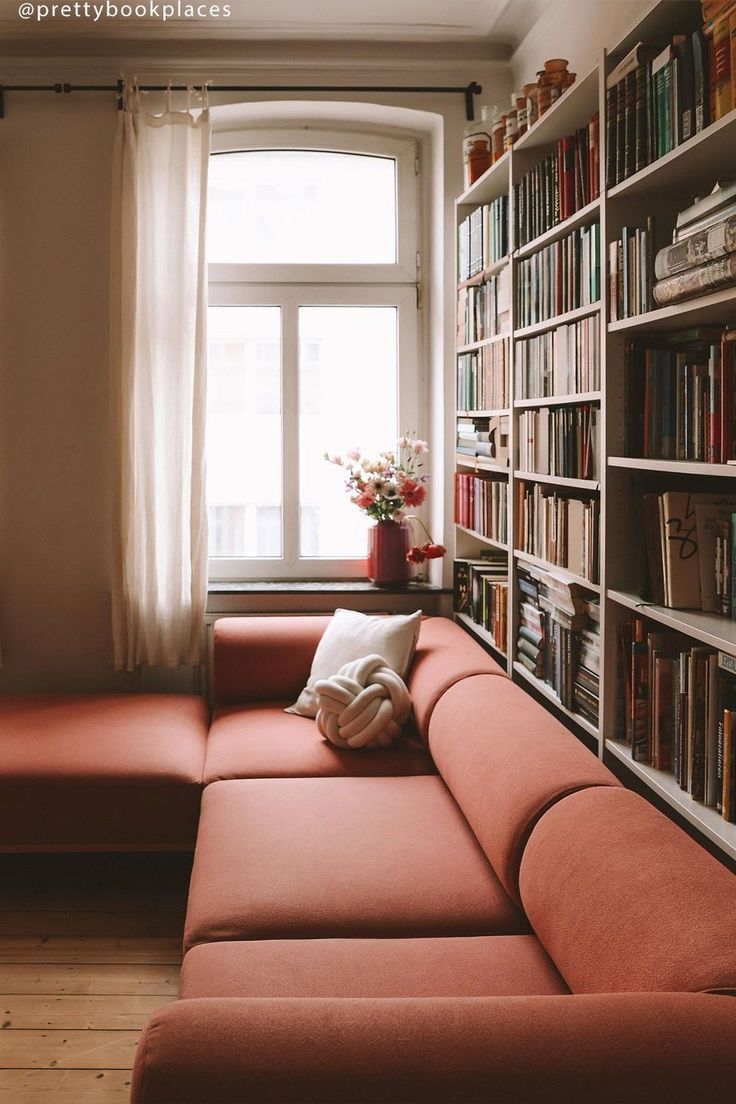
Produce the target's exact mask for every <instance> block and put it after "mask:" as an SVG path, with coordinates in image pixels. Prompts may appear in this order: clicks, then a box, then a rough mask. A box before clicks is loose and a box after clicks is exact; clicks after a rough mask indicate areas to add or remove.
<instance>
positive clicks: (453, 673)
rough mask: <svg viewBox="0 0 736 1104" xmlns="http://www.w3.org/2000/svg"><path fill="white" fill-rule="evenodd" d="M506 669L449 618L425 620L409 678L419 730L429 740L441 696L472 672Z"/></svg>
mask: <svg viewBox="0 0 736 1104" xmlns="http://www.w3.org/2000/svg"><path fill="white" fill-rule="evenodd" d="M477 674H488V675H501V676H502V677H505V672H504V671H503V669H502V668H501V667H499V665H498V664H497V663H496V661H495V660H494V659H491V657H490V656H489V654H488V652H486V651H485V650H484V649H483V648H481V646H480V645H479V644H478V643H476V641H475V640H473V638H472V637H471V636H470V635H469V634H468V633H466V632H465V631H464V629H461V628H460V626H459V625H456V624H455V622H454V621H450V620H448V619H447V618H446V617H426V618H425V619H424V621H422V628H421V631H420V633H419V642H418V644H417V650H416V653H415V655H414V662H413V663H412V665H411V669H410V671H409V674H408V676H407V679H406V685H407V687H408V689H409V693H410V694H411V700H412V704H413V708H414V720H415V722H416V726H417V730H418V732H419V734H420V736H421V737H422V739H423V740H425V741H426V739H427V735H428V732H429V722H430V718H431V717H432V713H433V711H434V709H435V706H436V705H437V703H438V701H439V700H440V698H441V697H442V696H443V694H445V693H446V691H447V690H448V689H449V688H450V687H451V686H454V685H455V683H457V682H459V681H460V679H465V678H467V677H468V676H469V675H477Z"/></svg>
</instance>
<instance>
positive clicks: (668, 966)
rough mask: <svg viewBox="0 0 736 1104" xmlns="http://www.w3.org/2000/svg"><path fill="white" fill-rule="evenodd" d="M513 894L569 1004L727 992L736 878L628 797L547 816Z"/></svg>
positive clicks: (579, 804)
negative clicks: (571, 996) (605, 995)
mask: <svg viewBox="0 0 736 1104" xmlns="http://www.w3.org/2000/svg"><path fill="white" fill-rule="evenodd" d="M520 887H521V896H522V900H523V903H524V907H525V909H526V911H527V914H528V916H529V919H530V921H531V923H532V925H533V927H534V929H535V931H536V933H537V935H538V936H539V938H540V940H541V942H542V943H543V944H544V946H545V947H546V949H547V952H548V953H549V955H550V957H551V958H552V960H553V961H554V962H555V964H556V966H557V968H558V969H559V971H560V973H561V974H562V976H563V977H564V979H565V981H566V982H567V984H568V985H569V986H570V988H571V989H572V991H573V992H575V993H593V992H609V993H610V992H621V991H623V990H631V991H655V990H659V991H665V990H681V991H697V990H707V989H722V990H734V989H736V877H734V875H733V874H731V873H729V871H727V870H726V869H725V867H723V866H722V865H721V864H720V863H719V862H717V860H716V859H714V858H712V857H711V856H710V855H709V854H708V853H707V852H706V851H704V850H703V848H702V847H700V846H699V845H698V844H697V843H695V842H694V840H692V839H690V838H689V836H686V835H685V833H684V832H682V830H681V829H680V828H678V827H677V826H676V825H674V824H673V823H672V822H671V821H670V820H668V819H667V818H666V817H664V816H662V814H661V813H658V812H657V811H656V810H655V809H653V808H652V806H651V805H649V804H648V803H647V802H646V801H645V800H644V799H643V798H641V797H638V796H637V795H636V794H633V793H631V792H629V791H628V790H623V789H613V788H611V789H606V788H601V789H596V790H585V791H583V792H581V793H576V794H573V795H572V796H570V797H566V798H565V799H564V800H563V801H560V802H559V803H558V804H557V805H555V806H554V807H553V808H551V809H550V810H549V812H547V813H545V815H544V816H543V817H542V818H541V820H540V821H539V823H538V824H537V825H536V827H535V829H534V831H533V832H532V834H531V837H530V839H529V842H528V843H527V846H526V850H525V852H524V858H523V859H522V863H521V878H520Z"/></svg>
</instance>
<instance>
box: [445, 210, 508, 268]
mask: <svg viewBox="0 0 736 1104" xmlns="http://www.w3.org/2000/svg"><path fill="white" fill-rule="evenodd" d="M457 244H458V280H459V281H460V282H462V281H463V280H472V279H473V277H474V276H478V275H479V274H480V273H482V272H484V271H485V270H486V269H488V268H490V267H491V265H494V264H496V263H497V262H498V261H501V260H503V258H504V257H505V256H507V254H508V251H509V197H508V195H502V196H499V197H498V199H494V201H493V203H484V204H483V206H482V207H476V208H475V210H474V211H473V212H472V214H470V215H468V217H467V218H464V219H463V220H462V222H461V223H460V225H459V226H458V228H457Z"/></svg>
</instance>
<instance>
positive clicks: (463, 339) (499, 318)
mask: <svg viewBox="0 0 736 1104" xmlns="http://www.w3.org/2000/svg"><path fill="white" fill-rule="evenodd" d="M510 328H511V269H510V268H509V267H508V266H506V268H503V269H502V270H501V271H500V272H499V273H497V274H496V275H495V276H491V277H489V279H487V280H484V281H483V283H481V284H473V285H471V286H470V287H461V288H459V289H458V293H457V343H458V345H472V344H473V343H474V342H476V341H485V340H486V339H487V338H490V337H497V336H499V334H505V333H508V332H509V330H510Z"/></svg>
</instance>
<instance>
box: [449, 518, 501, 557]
mask: <svg viewBox="0 0 736 1104" xmlns="http://www.w3.org/2000/svg"><path fill="white" fill-rule="evenodd" d="M455 528H456V529H457V530H458V531H459V532H460V533H466V534H467V535H468V536H469V537H472V538H473V540H477V541H482V542H483V544H488V545H490V546H491V548H498V549H499V550H500V551H501V552H508V550H509V546H508V544H504V542H503V541H499V540H494V538H493V537H486V536H484V535H483V533H476V531H475V529H468V528H466V526H464V525H458V524H457V522H456V523H455Z"/></svg>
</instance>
